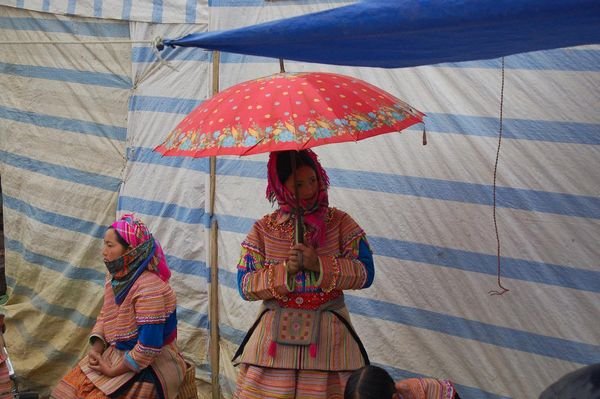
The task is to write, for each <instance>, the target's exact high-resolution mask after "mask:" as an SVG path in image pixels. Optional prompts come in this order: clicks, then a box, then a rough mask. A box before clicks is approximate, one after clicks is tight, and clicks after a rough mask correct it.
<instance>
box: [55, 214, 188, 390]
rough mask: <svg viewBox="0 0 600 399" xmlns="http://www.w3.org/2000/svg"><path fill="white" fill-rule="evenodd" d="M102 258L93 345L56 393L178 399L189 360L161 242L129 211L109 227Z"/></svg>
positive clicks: (92, 337) (61, 383)
mask: <svg viewBox="0 0 600 399" xmlns="http://www.w3.org/2000/svg"><path fill="white" fill-rule="evenodd" d="M102 256H103V257H104V263H105V264H106V267H107V269H108V275H107V278H106V281H105V284H104V303H103V305H102V309H101V311H100V315H99V316H98V319H97V321H96V325H95V326H94V328H93V330H92V333H91V337H90V345H91V348H90V350H89V352H88V355H87V356H85V357H84V358H83V359H81V361H80V362H79V364H78V365H77V366H76V367H75V368H74V369H73V370H71V371H70V372H69V373H68V374H67V375H66V376H65V377H64V378H63V379H62V380H61V381H60V382H59V383H58V385H57V386H56V388H55V389H54V390H53V391H52V394H51V397H52V398H56V399H105V398H126V399H134V398H135V399H154V398H161V399H163V398H164V399H174V398H175V397H176V396H177V392H178V390H179V386H180V384H181V383H182V380H183V376H184V373H185V368H186V364H185V361H184V360H183V358H182V357H181V355H180V354H179V350H178V349H177V345H176V338H177V315H176V304H177V301H176V298H175V293H174V292H173V290H172V289H171V287H170V286H169V283H168V281H169V277H170V276H171V272H170V271H169V268H168V266H167V263H166V260H165V256H164V254H163V251H162V248H161V247H160V244H159V243H158V241H156V240H155V239H154V238H153V237H152V234H150V231H148V228H147V227H146V226H145V225H144V224H143V223H142V222H141V221H139V220H137V219H135V218H134V216H133V215H124V216H123V217H121V219H120V220H118V221H116V222H114V223H113V224H112V225H111V226H110V227H109V228H108V230H107V231H106V233H105V235H104V249H103V251H102Z"/></svg>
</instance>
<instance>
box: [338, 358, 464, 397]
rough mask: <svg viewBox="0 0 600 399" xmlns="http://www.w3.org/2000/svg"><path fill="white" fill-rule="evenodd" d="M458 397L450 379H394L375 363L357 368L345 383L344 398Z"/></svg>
mask: <svg viewBox="0 0 600 399" xmlns="http://www.w3.org/2000/svg"><path fill="white" fill-rule="evenodd" d="M386 398H389V399H438V398H451V399H460V396H458V392H456V389H455V388H454V384H453V383H452V382H451V381H450V380H437V379H435V378H408V379H405V380H400V381H397V382H394V380H393V379H392V377H391V376H390V375H389V374H388V372H387V371H385V370H384V369H382V368H381V367H377V366H366V367H363V368H361V369H359V370H356V371H355V372H354V373H352V375H351V376H350V378H349V379H348V382H347V383H346V390H345V391H344V399H386Z"/></svg>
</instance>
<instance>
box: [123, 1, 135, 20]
mask: <svg viewBox="0 0 600 399" xmlns="http://www.w3.org/2000/svg"><path fill="white" fill-rule="evenodd" d="M132 1H133V0H124V1H123V9H122V11H121V18H122V19H124V20H125V21H129V20H130V19H131V7H132Z"/></svg>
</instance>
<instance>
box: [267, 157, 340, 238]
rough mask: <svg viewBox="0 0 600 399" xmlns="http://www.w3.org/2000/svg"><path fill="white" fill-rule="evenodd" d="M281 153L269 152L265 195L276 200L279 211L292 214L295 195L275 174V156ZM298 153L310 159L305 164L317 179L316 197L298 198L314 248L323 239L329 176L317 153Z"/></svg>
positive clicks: (294, 205) (327, 205) (273, 201)
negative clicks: (309, 161) (311, 198)
mask: <svg viewBox="0 0 600 399" xmlns="http://www.w3.org/2000/svg"><path fill="white" fill-rule="evenodd" d="M292 152H293V151H292ZM282 153H284V151H281V152H272V153H270V154H269V162H268V163H267V193H266V195H267V199H268V200H269V201H270V202H271V203H275V201H277V205H279V210H280V211H281V212H283V213H287V214H293V212H294V210H295V209H296V197H295V195H294V193H293V192H291V191H290V190H288V189H287V187H286V186H285V182H282V181H280V179H279V175H278V174H277V158H278V156H279V155H281V154H282ZM299 153H304V154H305V155H307V156H308V158H309V159H310V160H311V161H312V163H313V165H310V164H309V165H307V166H309V167H311V168H312V169H313V170H314V171H315V173H316V175H317V179H318V181H319V190H318V192H317V195H316V198H315V199H314V200H300V210H301V213H302V215H303V217H304V223H306V224H307V225H308V226H310V227H311V228H312V232H310V233H309V234H310V235H309V242H310V244H311V245H312V246H313V247H315V248H316V247H318V246H319V245H320V244H322V243H323V241H324V240H325V215H326V214H327V208H328V207H329V197H328V195H327V189H328V188H329V177H328V176H327V172H325V169H323V167H322V166H321V163H320V162H319V159H318V157H317V154H315V153H314V152H313V151H312V150H310V149H306V150H302V151H299ZM292 155H295V154H292Z"/></svg>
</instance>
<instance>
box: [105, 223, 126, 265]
mask: <svg viewBox="0 0 600 399" xmlns="http://www.w3.org/2000/svg"><path fill="white" fill-rule="evenodd" d="M125 252H127V248H126V247H124V246H123V245H122V244H121V243H120V242H119V240H118V239H117V232H116V231H115V229H108V230H106V233H104V247H103V248H102V257H103V258H104V262H112V261H113V260H115V259H118V258H120V257H121V255H123V254H124V253H125Z"/></svg>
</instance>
